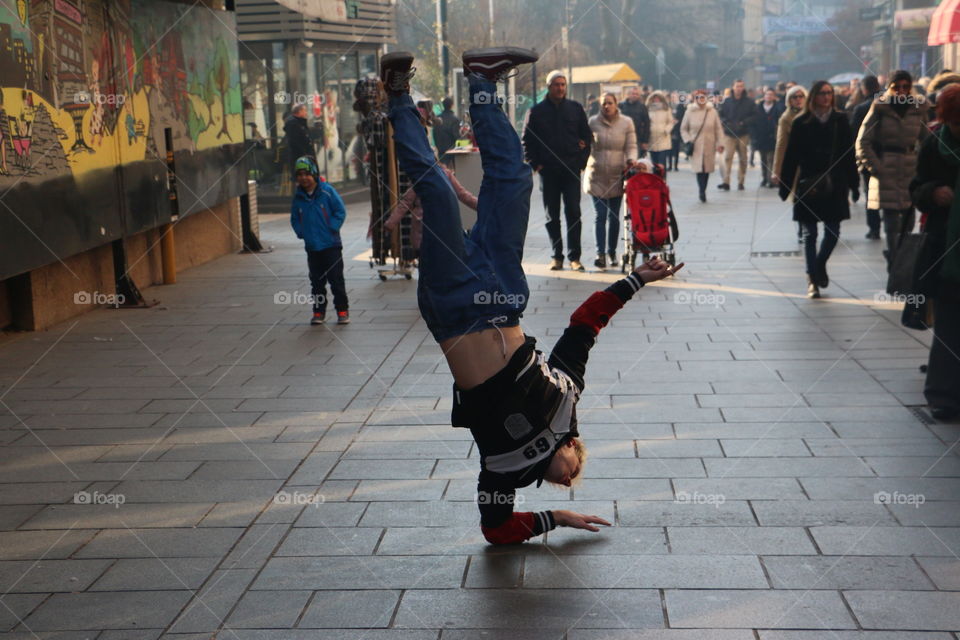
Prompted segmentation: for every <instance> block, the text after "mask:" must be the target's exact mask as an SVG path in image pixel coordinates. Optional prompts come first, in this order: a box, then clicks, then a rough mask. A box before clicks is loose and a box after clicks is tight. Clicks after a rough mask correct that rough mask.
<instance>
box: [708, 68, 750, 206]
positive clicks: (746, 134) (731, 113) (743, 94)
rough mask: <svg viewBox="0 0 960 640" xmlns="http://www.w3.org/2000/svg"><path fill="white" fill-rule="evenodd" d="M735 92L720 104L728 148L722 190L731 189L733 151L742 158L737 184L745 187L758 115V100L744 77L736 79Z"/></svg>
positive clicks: (718, 186)
mask: <svg viewBox="0 0 960 640" xmlns="http://www.w3.org/2000/svg"><path fill="white" fill-rule="evenodd" d="M732 92H733V94H732V95H731V96H730V97H729V98H727V99H725V100H724V101H723V103H722V104H721V105H720V112H719V115H720V122H721V123H722V124H723V135H724V139H725V141H724V143H723V146H724V147H725V148H726V151H725V153H724V158H723V167H722V169H723V182H721V183H720V184H719V185H717V188H718V189H720V190H721V191H730V173H731V171H732V169H733V154H734V153H736V154H737V156H738V157H739V159H740V170H739V172H738V174H737V178H738V181H737V188H738V189H739V190H740V191H743V189H744V186H743V181H744V179H745V178H746V176H747V146H748V145H749V144H750V127H751V125H752V124H753V120H754V119H755V118H756V117H757V104H756V103H755V102H754V101H753V100H751V99H750V96H748V95H747V90H746V85H744V83H743V80H736V81H734V83H733V88H732Z"/></svg>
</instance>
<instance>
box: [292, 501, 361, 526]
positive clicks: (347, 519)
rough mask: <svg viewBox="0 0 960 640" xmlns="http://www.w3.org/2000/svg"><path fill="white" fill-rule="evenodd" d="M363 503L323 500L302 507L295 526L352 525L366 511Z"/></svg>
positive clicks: (354, 524)
mask: <svg viewBox="0 0 960 640" xmlns="http://www.w3.org/2000/svg"><path fill="white" fill-rule="evenodd" d="M366 509H367V505H366V504H363V503H347V502H323V503H321V504H314V505H310V506H309V507H308V508H304V509H303V510H302V512H301V513H300V515H299V517H298V518H297V519H296V522H295V525H294V526H297V527H354V526H356V525H357V523H358V522H359V521H360V517H361V516H362V515H363V513H364V511H366Z"/></svg>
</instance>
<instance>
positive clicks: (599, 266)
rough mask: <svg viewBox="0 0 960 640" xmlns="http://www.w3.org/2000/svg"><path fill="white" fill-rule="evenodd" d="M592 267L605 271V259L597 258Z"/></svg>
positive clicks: (602, 257)
mask: <svg viewBox="0 0 960 640" xmlns="http://www.w3.org/2000/svg"><path fill="white" fill-rule="evenodd" d="M593 266H595V267H596V268H597V269H606V268H607V259H606V257H604V256H597V259H596V260H594V261H593Z"/></svg>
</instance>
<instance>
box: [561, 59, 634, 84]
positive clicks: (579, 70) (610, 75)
mask: <svg viewBox="0 0 960 640" xmlns="http://www.w3.org/2000/svg"><path fill="white" fill-rule="evenodd" d="M571 75H572V76H573V77H572V78H567V80H568V81H569V82H570V84H597V83H607V82H640V79H641V78H640V75H639V74H638V73H637V72H636V71H634V70H633V69H631V68H630V65H628V64H627V63H626V62H614V63H612V64H595V65H591V66H589V67H574V68H573V69H571Z"/></svg>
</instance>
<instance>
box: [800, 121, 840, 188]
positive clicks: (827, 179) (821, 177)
mask: <svg viewBox="0 0 960 640" xmlns="http://www.w3.org/2000/svg"><path fill="white" fill-rule="evenodd" d="M836 148H837V126H836V125H834V126H833V144H831V145H830V160H829V161H828V162H827V169H826V170H824V171H819V172H817V173H815V174H813V175H810V176H804V175H801V176H800V179H799V180H797V195H798V197H799V198H800V200H808V201H814V200H826V199H827V198H829V197H830V196H831V195H833V176H831V175H830V169H831V168H832V167H833V155H834V151H836Z"/></svg>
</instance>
